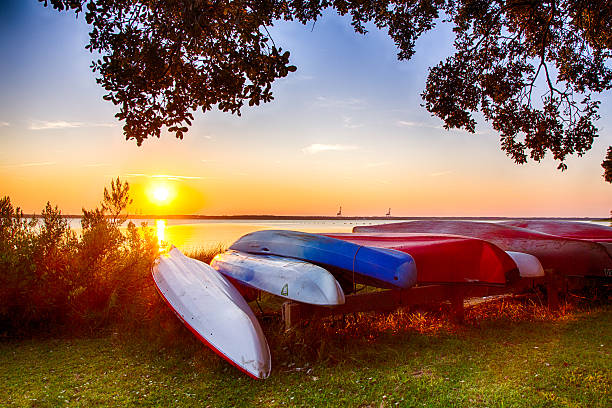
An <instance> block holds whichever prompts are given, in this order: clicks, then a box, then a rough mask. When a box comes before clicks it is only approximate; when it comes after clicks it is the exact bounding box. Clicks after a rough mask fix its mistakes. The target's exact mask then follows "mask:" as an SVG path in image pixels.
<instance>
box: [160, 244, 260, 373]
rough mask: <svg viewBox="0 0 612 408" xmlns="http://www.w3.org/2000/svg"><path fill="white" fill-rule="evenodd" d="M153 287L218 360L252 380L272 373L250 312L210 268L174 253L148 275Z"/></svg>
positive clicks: (235, 291) (174, 251)
mask: <svg viewBox="0 0 612 408" xmlns="http://www.w3.org/2000/svg"><path fill="white" fill-rule="evenodd" d="M152 275H153V280H154V282H155V285H156V287H157V289H158V291H159V293H160V294H161V295H162V297H163V298H164V300H165V301H166V303H167V304H168V305H169V306H170V308H171V309H172V310H173V311H174V312H175V313H176V315H177V316H178V317H179V318H180V320H181V321H182V322H183V323H184V324H185V325H186V326H187V327H188V328H189V330H191V332H192V333H193V334H195V335H196V337H198V339H200V341H202V342H203V343H205V344H206V345H208V346H209V347H210V348H212V349H213V351H215V352H216V353H217V354H218V355H219V356H221V357H223V358H224V359H226V360H227V361H228V362H230V363H231V364H233V365H234V366H236V367H237V368H238V369H240V370H241V371H243V372H244V373H246V374H247V375H249V376H251V377H253V378H266V377H268V375H269V374H270V369H271V359H270V350H269V348H268V343H267V341H266V338H265V336H264V334H263V331H262V330H261V327H260V326H259V322H258V321H257V319H256V317H255V315H254V314H253V312H252V310H251V308H250V307H249V305H248V304H247V303H246V301H245V300H244V298H243V297H242V296H241V295H240V293H239V292H238V290H237V289H236V288H234V287H233V286H232V285H231V284H230V283H229V281H228V280H227V279H225V278H224V277H223V276H222V275H221V274H220V273H218V272H217V271H215V270H214V269H213V268H211V267H210V266H209V265H208V264H205V263H204V262H200V261H198V260H195V259H192V258H189V257H186V256H185V255H183V254H182V253H181V252H180V251H179V250H178V249H176V248H173V249H172V250H170V251H169V252H168V253H167V254H164V255H162V256H160V257H159V259H158V260H157V262H156V264H155V266H154V267H153V271H152Z"/></svg>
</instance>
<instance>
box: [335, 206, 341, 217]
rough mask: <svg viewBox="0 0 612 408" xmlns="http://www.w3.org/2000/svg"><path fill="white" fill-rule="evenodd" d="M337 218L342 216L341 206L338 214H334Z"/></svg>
mask: <svg viewBox="0 0 612 408" xmlns="http://www.w3.org/2000/svg"><path fill="white" fill-rule="evenodd" d="M336 215H337V216H338V217H340V216H342V206H340V209H339V210H338V214H336Z"/></svg>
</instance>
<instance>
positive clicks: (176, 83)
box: [39, 0, 612, 180]
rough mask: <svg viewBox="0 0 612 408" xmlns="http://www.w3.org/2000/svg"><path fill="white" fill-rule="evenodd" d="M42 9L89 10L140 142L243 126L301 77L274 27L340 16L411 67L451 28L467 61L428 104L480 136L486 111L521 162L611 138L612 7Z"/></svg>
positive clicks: (238, 0) (97, 48)
mask: <svg viewBox="0 0 612 408" xmlns="http://www.w3.org/2000/svg"><path fill="white" fill-rule="evenodd" d="M39 1H40V2H42V3H43V4H44V5H45V6H47V4H48V3H50V4H51V5H52V6H53V7H54V8H55V9H57V10H60V11H62V10H73V11H75V12H76V13H77V15H78V14H79V13H81V12H83V4H86V7H85V11H84V12H85V18H86V20H87V22H88V23H89V24H91V26H92V29H91V32H90V42H89V45H88V46H87V48H88V49H89V50H90V51H92V52H96V53H99V54H100V55H101V58H99V59H97V60H96V61H94V62H93V64H92V69H93V71H94V72H96V73H97V74H98V78H97V81H98V83H99V84H100V85H101V86H102V87H103V88H104V89H106V90H107V91H108V93H107V94H106V95H105V96H104V99H106V100H109V101H111V102H113V103H114V104H115V105H117V106H118V108H119V112H118V113H117V115H116V117H117V118H118V119H119V120H122V121H124V122H125V124H124V127H123V130H124V134H125V136H126V138H127V139H134V140H136V143H137V144H138V145H140V144H141V143H142V142H143V140H145V139H147V138H148V137H152V136H156V137H160V134H161V129H162V128H164V127H165V128H167V129H168V131H170V132H172V133H174V134H175V135H176V137H178V138H181V139H182V137H183V135H184V133H185V132H187V129H188V127H189V126H190V125H191V121H192V120H193V112H194V111H196V110H200V109H201V110H202V111H203V112H206V111H209V110H211V109H213V108H214V107H216V108H217V109H219V110H221V111H224V112H230V113H232V114H237V115H240V113H241V109H242V107H243V106H244V104H245V103H248V105H249V106H257V105H259V104H260V103H265V102H270V101H272V100H273V95H272V92H271V85H272V83H273V82H274V81H275V80H276V79H278V78H282V77H285V76H287V75H288V74H289V73H290V72H295V70H296V67H295V66H293V65H289V57H290V54H289V52H288V51H284V52H283V50H281V49H280V48H277V47H276V45H275V44H274V41H273V39H272V38H271V37H270V34H269V32H268V30H267V27H268V26H272V25H273V23H274V21H275V20H277V19H281V18H282V19H286V20H294V19H295V20H297V21H299V22H301V23H303V24H306V23H309V22H314V21H316V20H317V19H318V18H319V17H320V16H321V15H322V12H323V11H324V10H325V9H328V8H332V9H334V10H336V11H337V12H338V13H339V14H341V15H346V14H350V16H351V24H352V26H353V28H354V29H355V31H356V32H358V33H362V34H365V33H366V32H367V29H366V25H367V24H368V23H372V24H374V25H375V26H376V27H377V28H379V29H382V30H386V31H387V32H388V34H389V36H390V37H391V38H392V39H393V40H394V42H395V44H396V45H397V47H398V58H399V59H409V58H411V57H412V55H413V54H414V47H415V43H416V40H417V39H418V38H419V37H420V36H421V35H422V34H423V33H424V32H426V31H428V30H431V29H433V28H434V27H435V24H436V23H437V22H438V21H439V20H440V18H441V17H440V16H443V17H444V18H445V19H446V20H447V21H451V22H452V23H453V24H454V32H455V35H456V38H455V41H454V46H455V48H456V53H455V54H454V55H452V56H450V57H449V58H447V59H446V60H445V61H442V62H440V63H439V64H438V65H436V66H435V67H433V68H431V69H430V71H429V76H428V78H427V84H426V87H425V90H424V92H423V94H422V97H423V99H424V101H425V107H426V108H427V110H429V111H430V112H431V113H433V114H435V115H436V116H438V117H440V118H441V119H442V120H443V121H444V127H445V128H447V129H450V128H464V129H466V130H467V131H469V132H474V131H475V129H476V121H475V119H474V117H473V113H474V112H478V111H480V112H482V114H483V115H484V117H485V120H487V121H489V122H491V124H492V126H493V128H494V129H495V130H497V131H498V132H499V137H500V142H501V148H502V149H503V150H504V151H505V152H506V153H507V154H508V155H509V156H510V157H511V158H512V159H513V160H514V161H515V162H517V163H525V162H527V160H528V159H529V158H530V159H532V160H535V161H540V160H542V159H543V158H544V157H545V156H546V155H547V154H549V153H550V154H551V155H552V157H553V158H554V159H555V160H557V161H558V162H559V169H561V170H564V169H565V168H566V167H567V166H566V165H565V159H566V158H567V156H568V155H572V154H577V155H579V156H580V155H582V154H584V153H585V152H586V151H588V150H589V149H590V148H591V146H592V144H593V141H594V139H595V138H596V137H597V136H598V130H597V128H596V127H595V125H594V122H595V121H596V120H597V119H598V118H599V115H598V113H597V112H598V109H599V101H597V100H593V99H591V97H592V93H599V92H603V91H607V90H610V89H611V88H612V69H611V68H610V66H609V60H610V57H611V49H612V3H610V2H609V1H607V0H596V1H583V0H571V1H563V2H557V1H551V0H536V1H529V2H524V1H520V0H507V1H502V0H494V1H481V0H459V1H453V0H312V1H304V0H235V1H229V0H220V1H215V2H212V1H209V0H148V1H143V0H87V1H78V0H39ZM607 180H608V179H607Z"/></svg>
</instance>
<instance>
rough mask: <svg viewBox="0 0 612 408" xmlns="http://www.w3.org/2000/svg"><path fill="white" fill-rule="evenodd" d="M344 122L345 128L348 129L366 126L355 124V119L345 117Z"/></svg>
mask: <svg viewBox="0 0 612 408" xmlns="http://www.w3.org/2000/svg"><path fill="white" fill-rule="evenodd" d="M342 121H343V122H344V125H343V126H344V127H345V128H347V129H357V128H360V127H363V126H364V125H363V123H353V118H351V117H348V116H344V117H343V118H342Z"/></svg>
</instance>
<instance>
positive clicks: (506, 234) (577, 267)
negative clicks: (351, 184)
mask: <svg viewBox="0 0 612 408" xmlns="http://www.w3.org/2000/svg"><path fill="white" fill-rule="evenodd" d="M353 231H354V232H402V233H435V234H454V235H462V236H467V237H474V238H479V239H482V240H485V241H489V242H491V243H492V244H494V245H496V246H498V247H499V248H501V249H503V250H504V251H515V252H523V253H527V254H530V255H533V256H535V257H536V258H538V260H539V261H540V262H541V264H542V267H543V268H544V269H545V270H547V269H551V270H554V271H556V272H557V273H560V274H562V275H567V276H597V277H602V276H609V274H610V272H612V257H611V256H610V254H609V253H608V252H607V251H606V248H605V247H604V246H603V245H600V244H598V243H596V242H588V241H582V240H576V239H569V238H562V237H557V236H553V235H549V234H543V233H539V232H536V231H531V230H527V229H523V228H517V227H510V226H506V225H500V224H496V223H488V222H476V221H446V220H439V221H410V222H401V223H396V224H383V225H373V226H363V227H355V228H353Z"/></svg>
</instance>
